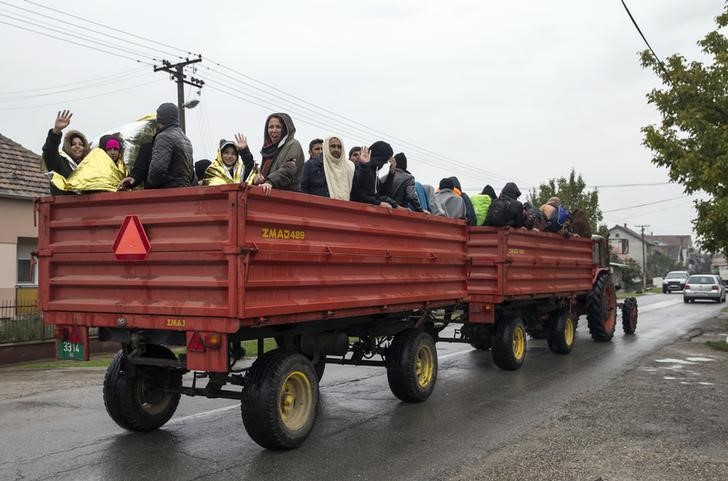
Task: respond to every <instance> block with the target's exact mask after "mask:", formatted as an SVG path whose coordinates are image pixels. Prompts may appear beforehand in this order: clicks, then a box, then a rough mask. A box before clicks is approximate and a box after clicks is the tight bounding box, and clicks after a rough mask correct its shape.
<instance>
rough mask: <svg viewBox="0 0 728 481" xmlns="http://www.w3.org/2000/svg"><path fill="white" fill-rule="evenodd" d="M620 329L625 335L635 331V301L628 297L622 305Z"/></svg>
mask: <svg viewBox="0 0 728 481" xmlns="http://www.w3.org/2000/svg"><path fill="white" fill-rule="evenodd" d="M622 329H623V330H624V333H625V334H634V333H635V331H636V330H637V299H635V298H634V297H628V298H627V299H625V300H624V304H622Z"/></svg>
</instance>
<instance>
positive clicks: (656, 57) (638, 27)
mask: <svg viewBox="0 0 728 481" xmlns="http://www.w3.org/2000/svg"><path fill="white" fill-rule="evenodd" d="M620 1H621V2H622V6H623V7H624V9H625V10H626V11H627V15H629V19H630V20H632V24H633V25H634V27H635V28H636V29H637V32H638V33H639V34H640V37H642V40H644V42H645V45H647V48H648V49H650V52H652V56H653V57H655V60H657V63H658V64H659V65H660V68H661V69H662V73H664V74H665V77H666V78H667V80H668V81H669V82H670V83H673V82H672V79H671V78H670V74H669V73H667V69H666V68H665V64H664V63H662V60H660V57H658V56H657V54H656V53H655V50H654V49H653V48H652V45H650V42H648V41H647V38H646V37H645V34H644V33H642V29H641V28H640V26H639V25H637V20H635V19H634V17H633V16H632V12H630V11H629V7H627V4H626V3H624V0H620Z"/></svg>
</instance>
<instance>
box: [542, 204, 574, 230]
mask: <svg viewBox="0 0 728 481" xmlns="http://www.w3.org/2000/svg"><path fill="white" fill-rule="evenodd" d="M555 208H556V212H555V213H554V215H553V217H551V218H550V219H547V220H546V227H545V228H544V230H545V231H546V232H559V231H560V230H561V229H563V228H564V225H565V224H566V222H567V221H568V220H569V217H570V216H571V212H569V210H568V209H565V208H564V207H563V206H562V205H561V204H559V205H558V206H555Z"/></svg>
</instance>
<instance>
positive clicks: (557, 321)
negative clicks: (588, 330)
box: [547, 309, 576, 354]
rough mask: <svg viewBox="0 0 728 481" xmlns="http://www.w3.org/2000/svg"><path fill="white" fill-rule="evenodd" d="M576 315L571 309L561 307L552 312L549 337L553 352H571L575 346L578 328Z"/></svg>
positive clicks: (550, 347)
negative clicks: (575, 335)
mask: <svg viewBox="0 0 728 481" xmlns="http://www.w3.org/2000/svg"><path fill="white" fill-rule="evenodd" d="M574 317H575V316H574V314H573V313H572V312H571V310H569V309H560V310H558V311H554V312H553V313H552V314H551V319H550V323H549V325H550V328H549V331H548V338H547V339H548V344H549V349H551V352H555V353H556V354H569V353H570V352H571V350H572V349H573V348H574V332H575V330H576V323H575V322H574Z"/></svg>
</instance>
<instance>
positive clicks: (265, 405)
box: [240, 349, 319, 450]
mask: <svg viewBox="0 0 728 481" xmlns="http://www.w3.org/2000/svg"><path fill="white" fill-rule="evenodd" d="M318 400H319V390H318V377H317V375H316V371H315V369H314V367H313V364H311V361H310V360H309V359H308V358H307V357H306V356H304V355H303V354H299V353H297V352H293V351H282V350H280V349H276V350H273V351H269V352H267V353H265V354H264V355H263V356H262V357H260V358H258V359H257V360H256V361H255V362H254V363H253V365H252V366H251V367H250V371H248V375H247V377H246V378H245V387H244V388H243V398H242V401H241V403H240V409H241V413H242V417H243V425H244V426H245V430H246V431H247V432H248V435H249V436H250V437H251V438H252V439H253V441H255V442H256V443H258V444H259V445H261V446H262V447H264V448H267V449H275V450H284V449H293V448H295V447H298V446H299V445H300V444H301V443H303V442H304V441H305V440H306V438H307V437H308V435H309V434H310V433H311V430H312V429H313V425H314V421H315V420H316V413H317V411H318Z"/></svg>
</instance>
